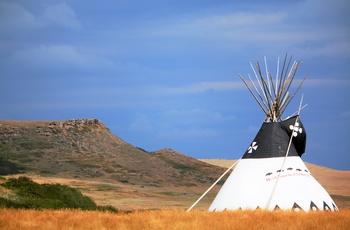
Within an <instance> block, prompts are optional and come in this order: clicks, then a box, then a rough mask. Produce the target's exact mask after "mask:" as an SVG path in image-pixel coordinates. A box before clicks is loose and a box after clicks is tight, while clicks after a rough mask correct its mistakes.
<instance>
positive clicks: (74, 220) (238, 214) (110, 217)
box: [0, 209, 350, 230]
mask: <svg viewBox="0 0 350 230" xmlns="http://www.w3.org/2000/svg"><path fill="white" fill-rule="evenodd" d="M349 227H350V210H349V209H345V210H341V211H339V212H322V211H319V212H309V213H305V212H299V213H297V212H293V211H277V212H270V211H263V210H255V211H226V212H219V213H213V212H211V213H210V212H206V211H192V212H185V211H179V210H160V211H136V212H133V213H129V214H126V213H120V214H113V213H108V212H97V211H72V210H60V211H52V210H46V211H37V210H14V209H0V229H9V230H11V229H28V230H30V229H36V230H37V229H45V230H51V229H52V230H54V229H201V230H202V229H203V230H205V229H298V230H300V229H332V230H333V229H349Z"/></svg>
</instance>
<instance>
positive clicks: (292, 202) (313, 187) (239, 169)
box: [209, 55, 338, 211]
mask: <svg viewBox="0 0 350 230" xmlns="http://www.w3.org/2000/svg"><path fill="white" fill-rule="evenodd" d="M264 60H265V67H266V76H265V73H262V70H261V68H260V65H259V63H257V64H256V66H255V68H254V67H253V65H252V64H251V63H250V65H251V67H252V69H253V71H254V75H255V80H253V79H252V78H251V77H250V76H249V75H248V77H249V81H246V80H245V79H244V78H243V77H242V75H240V74H239V76H240V78H241V79H242V80H243V82H244V84H245V85H246V86H247V88H248V89H249V91H250V93H251V94H252V95H253V97H254V98H255V100H256V101H257V102H258V104H259V105H260V107H261V108H262V110H263V111H264V113H265V114H266V119H265V121H264V122H263V124H262V126H261V128H260V130H259V132H258V133H257V135H256V137H255V138H254V140H253V141H252V143H251V144H250V145H249V147H248V149H247V150H246V152H245V153H244V155H243V157H242V158H241V159H240V160H239V161H238V162H237V164H236V167H235V168H234V170H233V171H232V173H231V175H230V176H229V177H228V179H227V180H226V182H225V183H224V185H223V186H222V188H221V189H220V191H219V193H218V194H217V196H216V198H215V199H214V201H213V203H212V204H211V206H210V208H209V211H223V210H237V209H268V210H275V209H283V210H291V209H294V210H304V211H309V210H333V211H334V210H338V208H337V206H336V205H335V203H334V201H333V200H332V198H331V197H330V196H329V194H328V193H327V192H326V190H325V189H324V188H323V187H322V186H321V185H320V184H319V183H318V182H317V181H316V180H315V178H314V177H313V176H312V175H311V174H310V172H309V170H308V169H307V167H306V166H305V164H304V163H303V161H302V159H301V155H302V154H303V153H304V152H305V146H306V132H305V128H304V126H303V124H302V123H301V121H300V118H299V113H300V110H301V109H302V108H303V107H302V100H301V102H300V106H299V111H298V114H297V115H295V116H292V117H290V118H287V119H282V114H283V112H284V111H285V109H286V107H287V106H288V104H289V103H290V102H291V100H292V99H293V98H294V96H295V94H296V93H297V91H298V90H299V88H300V87H301V85H302V84H303V82H304V80H305V79H306V77H305V78H304V79H303V80H302V81H301V82H300V84H299V86H298V87H296V89H295V91H294V93H293V95H292V96H291V94H290V93H289V90H290V89H291V88H293V87H291V85H292V82H293V80H294V77H295V74H296V72H297V69H298V67H299V65H300V64H301V62H299V61H298V62H297V61H294V62H293V63H292V62H291V60H292V58H291V57H290V58H288V57H287V55H286V57H285V59H284V63H283V66H282V70H281V74H280V75H279V74H278V72H279V60H278V63H277V73H276V77H273V76H272V74H271V73H269V72H268V70H267V64H266V58H265V59H264ZM278 75H279V76H278ZM304 107H305V106H304Z"/></svg>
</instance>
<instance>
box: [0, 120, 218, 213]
mask: <svg viewBox="0 0 350 230" xmlns="http://www.w3.org/2000/svg"><path fill="white" fill-rule="evenodd" d="M0 152H1V156H0V165H3V166H4V167H1V169H0V175H7V174H16V173H19V172H21V173H22V175H26V176H29V177H30V178H32V179H33V180H34V181H37V182H44V183H51V182H52V183H63V184H67V185H71V186H72V187H77V188H80V189H81V190H82V191H83V192H85V194H87V195H90V196H92V197H93V198H94V199H95V200H96V202H97V203H98V204H102V205H114V206H116V207H117V208H122V209H123V208H126V209H128V208H130V207H131V208H159V207H164V206H165V207H166V206H171V205H173V204H174V203H176V201H177V200H179V201H180V203H181V205H183V206H185V207H188V206H189V205H191V203H192V202H194V200H195V199H196V197H197V196H199V195H200V194H201V193H202V191H204V190H205V189H206V188H207V187H209V186H210V185H211V183H213V182H214V180H215V179H216V178H218V177H219V176H220V175H221V173H222V171H223V169H222V168H220V167H217V166H213V165H211V164H207V163H205V162H201V161H199V160H197V159H194V158H191V157H188V156H185V155H183V154H181V153H179V152H176V151H174V150H172V149H163V150H159V151H155V152H147V151H145V150H143V149H141V148H137V147H134V146H132V145H131V144H129V143H126V142H125V141H123V140H122V139H120V138H119V137H117V136H115V135H114V134H112V133H111V132H110V130H109V129H108V128H107V127H106V126H105V125H104V124H103V123H102V122H101V121H99V120H97V119H72V120H66V121H0ZM159 200H163V201H164V203H159ZM186 200H187V201H186ZM157 201H158V202H157ZM184 201H186V202H185V203H184ZM169 203H170V205H169ZM128 205H129V206H128ZM175 205H176V204H175Z"/></svg>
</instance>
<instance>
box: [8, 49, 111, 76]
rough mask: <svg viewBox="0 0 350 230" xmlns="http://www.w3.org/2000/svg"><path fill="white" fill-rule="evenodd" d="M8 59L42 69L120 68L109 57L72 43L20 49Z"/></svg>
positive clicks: (18, 63) (27, 66)
mask: <svg viewBox="0 0 350 230" xmlns="http://www.w3.org/2000/svg"><path fill="white" fill-rule="evenodd" d="M8 61H9V62H10V63H13V64H15V65H21V66H22V67H23V68H30V69H37V70H40V71H42V70H45V71H54V70H58V69H63V70H64V69H68V68H72V67H73V68H80V69H82V70H91V69H99V68H103V70H108V69H115V68H118V65H117V64H116V63H114V62H113V61H111V60H109V59H106V58H104V57H97V56H95V55H93V54H85V53H82V52H81V51H79V50H78V49H77V48H75V47H74V46H71V45H51V46H47V45H40V46H37V47H34V48H31V49H22V50H18V51H16V52H14V53H13V54H12V56H11V57H10V59H9V60H8Z"/></svg>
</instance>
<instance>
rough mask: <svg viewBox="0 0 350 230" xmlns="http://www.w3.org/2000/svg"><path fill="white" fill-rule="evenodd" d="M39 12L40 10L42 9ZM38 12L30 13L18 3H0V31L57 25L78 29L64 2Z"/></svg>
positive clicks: (73, 14) (72, 11)
mask: <svg viewBox="0 0 350 230" xmlns="http://www.w3.org/2000/svg"><path fill="white" fill-rule="evenodd" d="M42 8H43V10H42V11H40V9H42ZM38 9H39V12H31V11H30V10H28V9H26V8H24V7H23V6H22V5H20V4H18V3H13V2H11V3H7V2H0V29H2V30H8V31H11V32H13V31H21V30H23V29H41V28H44V27H48V26H50V25H57V26H60V27H63V28H68V29H79V28H81V23H80V22H79V21H78V19H77V16H76V14H75V11H74V10H73V9H72V8H71V7H70V6H69V5H68V4H66V3H65V2H63V3H59V4H56V5H48V6H44V7H40V6H38Z"/></svg>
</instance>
